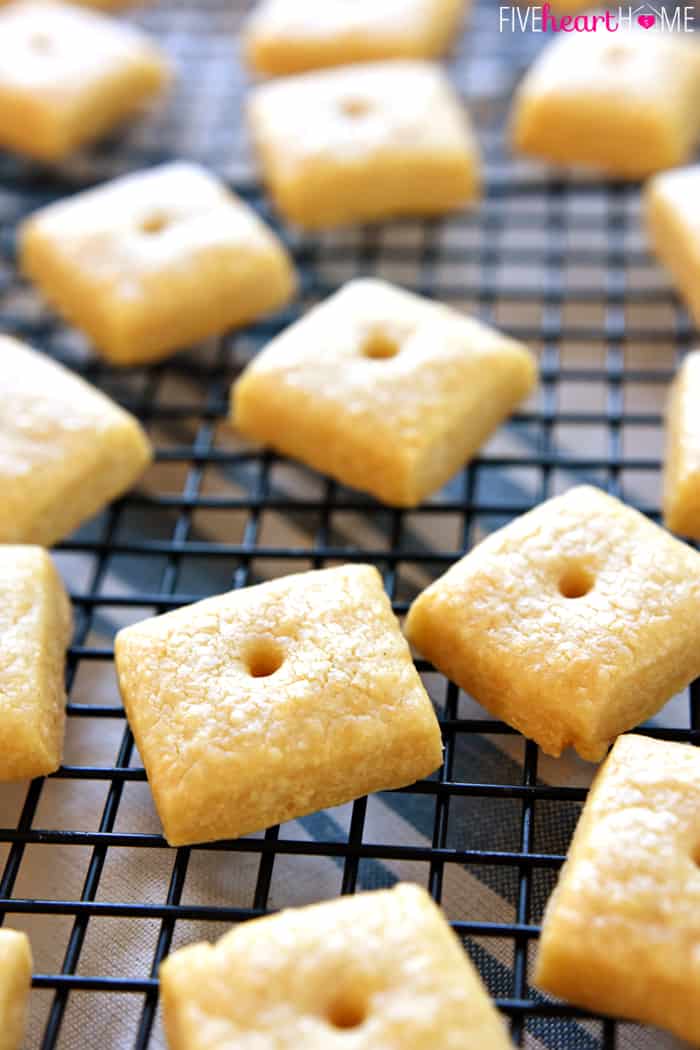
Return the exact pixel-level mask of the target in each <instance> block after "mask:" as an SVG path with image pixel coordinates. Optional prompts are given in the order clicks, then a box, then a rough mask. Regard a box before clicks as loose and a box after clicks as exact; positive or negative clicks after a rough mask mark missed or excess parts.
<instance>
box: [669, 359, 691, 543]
mask: <svg viewBox="0 0 700 1050" xmlns="http://www.w3.org/2000/svg"><path fill="white" fill-rule="evenodd" d="M699 406H700V351H699V350H694V351H693V352H692V353H690V354H688V356H687V357H686V358H685V359H684V361H683V364H682V365H681V368H680V370H679V372H678V375H677V376H676V378H675V379H674V381H673V385H672V387H671V391H670V395H669V399H668V406H667V410H666V462H665V467H664V483H663V509H664V522H665V524H666V525H667V526H668V528H669V529H673V531H674V532H679V533H681V534H682V535H683V536H690V537H692V538H693V539H696V540H697V539H700V412H699V411H698V407H699Z"/></svg>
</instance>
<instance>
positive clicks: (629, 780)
mask: <svg viewBox="0 0 700 1050" xmlns="http://www.w3.org/2000/svg"><path fill="white" fill-rule="evenodd" d="M698 863H700V750H699V749H698V748H697V747H690V746H688V745H687V744H675V743H671V742H669V741H663V740H652V739H649V738H647V737H641V736H623V737H620V739H619V740H618V741H617V743H616V744H615V747H614V748H613V750H612V752H611V754H610V757H609V758H608V760H607V761H606V763H605V765H604V766H603V767H602V768H601V770H600V772H599V773H598V776H597V778H596V780H595V783H594V785H593V788H592V789H591V793H590V795H589V797H588V801H587V802H586V805H585V808H584V810H583V813H582V815H581V819H580V821H579V824H578V827H577V829H576V834H575V835H574V839H573V842H572V844H571V848H570V850H569V857H568V860H567V862H566V864H565V865H564V868H563V869H562V872H561V875H560V877H559V882H558V885H557V887H556V889H555V890H554V893H553V894H552V896H551V898H550V900H549V903H548V905H547V910H546V912H545V916H544V923H543V928H542V937H541V939H540V943H539V952H538V955H537V961H536V968H535V975H534V980H535V983H536V984H538V985H539V987H540V988H543V989H544V990H545V991H547V992H551V993H552V994H553V995H558V996H561V997H562V998H564V999H569V1000H570V1001H571V1002H573V1003H575V1004H577V1005H578V1006H582V1007H584V1008H587V1009H591V1010H596V1011H600V1012H602V1013H610V1014H615V1015H617V1016H621V1017H628V1018H630V1019H632V1020H635V1021H642V1022H646V1023H647V1024H653V1025H659V1026H660V1027H662V1028H667V1029H670V1031H672V1032H674V1033H675V1034H676V1035H678V1036H680V1038H681V1039H686V1040H688V1042H690V1043H692V1044H693V1045H694V1046H696V1045H699V1044H700V1012H699V1011H698V988H700V952H698V944H700V872H699V871H698Z"/></svg>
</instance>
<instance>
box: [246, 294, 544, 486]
mask: <svg viewBox="0 0 700 1050" xmlns="http://www.w3.org/2000/svg"><path fill="white" fill-rule="evenodd" d="M536 374H537V373H536V367H535V360H534V358H533V356H532V355H531V354H530V352H529V351H528V350H527V349H526V348H525V347H524V346H523V345H522V344H520V343H517V342H515V340H513V339H509V338H508V337H507V336H505V335H502V334H501V333H500V332H498V331H496V330H494V329H493V328H489V327H488V326H487V325H485V324H482V323H481V322H479V321H477V320H475V319H473V318H470V317H466V316H464V315H462V314H459V313H457V311H455V310H451V309H449V308H448V307H446V306H443V305H441V304H439V303H435V302H431V301H430V300H427V299H422V298H420V297H419V296H417V295H413V294H411V293H410V292H406V291H404V290H403V289H401V288H396V287H394V286H392V285H390V284H386V283H385V282H383V281H376V280H358V281H352V282H351V283H350V284H348V285H346V286H345V287H344V288H342V289H341V290H340V291H339V292H338V293H336V295H334V296H331V298H330V299H328V300H326V301H325V302H324V303H322V304H321V305H320V306H317V307H316V308H315V309H313V310H311V311H310V312H309V313H308V314H306V316H305V317H303V318H302V319H301V320H300V321H298V322H297V323H296V324H294V325H292V326H291V327H290V328H288V329H287V330H286V331H284V332H282V334H281V335H279V336H278V337H277V338H276V339H274V340H273V341H272V342H271V343H270V344H269V345H268V346H267V347H266V348H265V349H264V350H263V351H262V353H261V354H259V355H258V356H257V357H256V358H255V359H254V360H253V362H252V364H251V365H249V367H248V368H247V369H246V371H245V372H244V373H243V375H242V377H241V378H240V379H239V380H238V382H237V383H236V384H235V386H234V388H233V393H232V418H233V421H234V423H235V424H236V426H237V427H238V428H239V429H240V430H241V431H242V432H243V433H244V434H246V435H247V436H248V437H251V438H253V439H254V440H257V441H262V442H265V443H266V444H269V445H271V446H272V447H273V448H276V449H278V450H279V451H281V452H283V453H285V454H286V455H289V456H293V457H295V458H297V459H300V460H301V461H302V462H303V463H306V464H308V465H309V466H312V467H314V468H315V469H316V470H320V471H323V472H325V473H327V474H330V475H331V476H332V477H334V478H337V479H338V480H339V481H342V482H343V483H344V484H345V485H352V486H354V487H355V488H358V489H362V490H363V491H366V492H371V493H372V494H373V495H374V496H376V497H377V498H378V499H381V500H383V501H384V502H385V503H389V504H395V505H399V506H415V505H417V504H418V503H420V501H421V500H422V499H423V498H424V497H425V496H427V495H428V494H429V493H431V492H433V491H435V490H436V489H439V488H440V487H441V486H442V485H444V484H445V482H446V481H448V480H449V478H450V477H451V476H452V475H453V474H454V473H455V471H457V470H458V469H459V468H460V467H462V466H463V465H464V463H465V462H466V461H467V460H468V459H469V458H470V457H471V456H472V455H474V453H475V452H476V451H477V449H478V448H479V447H480V445H481V444H482V443H483V442H484V441H485V440H486V439H487V438H488V437H489V436H490V435H491V433H492V432H493V431H494V430H495V429H496V427H497V426H498V425H499V424H500V423H501V422H503V420H504V419H506V417H507V416H508V415H509V414H510V412H511V411H512V410H513V408H514V407H515V406H516V405H517V404H518V402H519V401H521V400H522V399H523V398H524V397H525V396H526V395H527V394H528V393H529V392H530V390H531V389H532V387H533V386H534V383H535V380H536Z"/></svg>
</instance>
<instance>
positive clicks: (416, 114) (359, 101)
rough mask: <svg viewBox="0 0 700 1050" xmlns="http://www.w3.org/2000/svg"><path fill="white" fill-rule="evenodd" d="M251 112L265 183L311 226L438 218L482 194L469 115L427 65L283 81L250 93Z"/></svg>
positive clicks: (281, 205) (378, 65)
mask: <svg viewBox="0 0 700 1050" xmlns="http://www.w3.org/2000/svg"><path fill="white" fill-rule="evenodd" d="M248 116H249V122H250V127H251V132H252V137H253V141H254V144H255V146H256V147H257V152H258V155H259V158H260V164H261V168H262V176H263V180H264V181H265V183H266V184H267V186H268V189H269V191H270V193H271V195H272V197H273V199H274V201H275V203H276V205H277V207H278V209H279V211H280V213H281V214H282V215H283V216H284V217H285V219H287V221H288V222H292V223H296V224H297V225H298V226H301V227H304V228H306V229H323V228H324V227H333V226H341V225H344V224H348V223H357V222H368V221H378V220H381V219H386V218H391V217H392V216H398V215H439V214H442V213H444V212H449V211H454V210H455V208H461V207H462V206H463V205H465V204H470V203H472V202H474V201H475V200H476V198H477V196H478V193H479V178H480V176H479V156H478V147H477V145H476V141H475V139H474V137H473V134H472V131H471V127H470V124H469V120H468V117H467V113H466V111H465V110H464V108H463V106H462V104H461V102H460V100H459V98H458V97H457V95H456V94H455V92H454V90H453V89H452V87H451V85H450V82H449V81H448V79H447V77H446V76H445V74H444V72H443V71H442V69H440V67H439V66H437V65H435V64H433V63H431V62H420V61H417V60H416V61H408V60H405V61H399V60H397V61H393V62H373V63H368V64H363V65H353V66H347V67H346V68H344V69H331V70H325V71H322V72H317V73H302V74H300V75H299V76H295V77H285V78H284V79H282V80H277V81H273V82H272V83H270V84H263V85H261V86H259V87H257V88H255V89H254V90H253V91H252V92H251V94H250V98H249V104H248Z"/></svg>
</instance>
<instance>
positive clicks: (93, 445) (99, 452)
mask: <svg viewBox="0 0 700 1050" xmlns="http://www.w3.org/2000/svg"><path fill="white" fill-rule="evenodd" d="M0 359H1V360H2V369H0V491H2V499H0V543H40V544H43V545H45V546H48V545H50V544H52V543H55V542H56V541H58V540H60V539H63V538H64V537H65V536H67V535H69V534H70V533H71V532H72V531H73V529H75V528H76V527H77V526H78V525H79V524H81V523H82V522H83V521H85V520H87V519H88V518H90V517H92V515H93V514H95V513H96V512H97V511H99V510H101V509H102V507H104V505H105V504H106V503H108V502H109V500H111V499H114V498H115V497H117V496H119V495H121V494H122V493H123V492H124V491H126V489H128V488H129V486H130V485H131V484H132V483H133V482H134V481H135V480H136V479H137V478H138V477H139V476H140V475H141V473H142V472H143V470H144V469H145V468H146V466H147V465H148V463H149V462H150V460H151V447H150V444H149V442H148V440H147V438H146V436H145V434H144V433H143V431H142V429H141V427H140V426H139V424H138V422H137V421H136V419H135V418H134V417H133V416H131V415H130V414H129V413H128V412H125V411H124V410H123V409H122V408H120V407H119V406H118V405H116V404H115V403H114V402H113V401H111V400H110V399H109V398H108V397H105V395H104V394H102V393H100V391H99V390H96V389H95V388H94V387H91V386H90V385H89V384H88V383H85V382H84V381H83V380H82V379H80V378H79V377H78V376H76V375H74V374H73V373H72V372H69V371H68V369H66V368H63V367H62V366H61V365H58V364H56V363H55V362H54V361H52V360H51V359H50V358H48V357H46V356H45V355H44V354H41V353H39V352H38V351H36V350H32V349H31V348H30V347H28V346H26V345H25V344H24V343H20V342H19V341H18V340H16V339H11V338H10V337H9V336H0Z"/></svg>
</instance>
